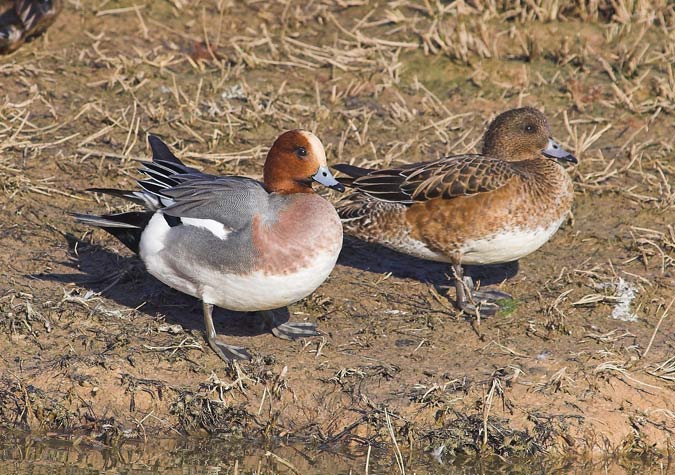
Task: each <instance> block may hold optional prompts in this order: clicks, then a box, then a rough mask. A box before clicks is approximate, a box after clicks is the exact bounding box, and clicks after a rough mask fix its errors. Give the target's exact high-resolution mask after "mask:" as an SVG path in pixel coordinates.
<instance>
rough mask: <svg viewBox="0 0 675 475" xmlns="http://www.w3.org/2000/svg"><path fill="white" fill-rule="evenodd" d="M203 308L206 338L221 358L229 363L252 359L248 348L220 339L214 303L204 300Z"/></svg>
mask: <svg viewBox="0 0 675 475" xmlns="http://www.w3.org/2000/svg"><path fill="white" fill-rule="evenodd" d="M202 309H203V311H204V325H205V326H206V340H207V341H208V342H209V346H210V347H211V349H212V350H213V351H215V352H216V354H217V355H218V356H219V357H220V359H222V360H223V361H225V362H226V363H229V362H230V361H232V360H250V359H251V354H250V353H249V352H248V351H246V348H242V347H240V346H232V345H226V344H225V343H222V342H220V341H218V335H217V334H216V329H215V327H214V326H213V305H211V304H210V303H206V302H202Z"/></svg>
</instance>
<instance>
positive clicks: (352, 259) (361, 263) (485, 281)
mask: <svg viewBox="0 0 675 475" xmlns="http://www.w3.org/2000/svg"><path fill="white" fill-rule="evenodd" d="M338 263H339V264H342V265H345V266H348V267H352V268H355V269H359V270H364V271H369V272H375V273H378V274H385V273H389V272H390V273H391V275H393V276H394V277H398V278H402V279H414V280H417V281H420V282H424V283H429V284H431V285H433V286H434V287H435V288H436V290H439V291H441V290H443V289H447V288H448V286H451V285H454V277H453V275H452V268H451V267H450V264H446V263H442V262H434V261H428V260H424V259H418V258H416V257H412V256H408V255H406V254H401V253H399V252H396V251H392V250H391V249H389V248H387V247H384V246H382V245H380V244H372V243H366V242H363V241H360V240H358V239H355V238H351V237H345V240H344V245H343V247H342V253H341V254H340V258H339V260H338ZM518 269H519V266H518V261H514V262H508V263H505V264H494V265H481V266H474V265H472V266H464V275H465V276H470V277H471V278H472V279H473V280H474V281H480V284H481V285H483V286H488V285H496V284H499V283H501V282H503V281H505V280H506V279H510V278H512V277H514V276H515V275H516V274H517V273H518Z"/></svg>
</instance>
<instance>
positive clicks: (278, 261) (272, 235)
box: [252, 193, 342, 275]
mask: <svg viewBox="0 0 675 475" xmlns="http://www.w3.org/2000/svg"><path fill="white" fill-rule="evenodd" d="M284 198H287V203H286V204H285V205H284V206H283V207H282V208H281V210H280V211H279V212H278V214H277V217H276V218H277V219H276V220H268V222H267V223H266V222H264V221H263V218H262V217H261V216H259V215H257V216H255V217H254V218H253V229H252V235H253V247H254V250H255V251H254V252H255V258H254V270H256V271H263V272H264V273H265V274H274V275H285V274H292V273H294V272H297V271H300V270H302V269H306V268H308V267H311V266H312V264H313V263H314V262H315V261H316V260H317V258H319V257H321V256H326V255H334V256H335V259H337V255H338V254H339V253H340V249H341V248H342V223H341V222H340V218H339V217H338V215H337V212H336V211H335V208H334V207H333V206H332V205H331V204H330V203H329V202H328V201H326V200H325V199H323V198H321V197H320V196H319V195H316V194H313V193H312V194H294V195H288V196H287V197H284Z"/></svg>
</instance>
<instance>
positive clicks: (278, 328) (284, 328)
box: [260, 310, 320, 340]
mask: <svg viewBox="0 0 675 475" xmlns="http://www.w3.org/2000/svg"><path fill="white" fill-rule="evenodd" d="M260 313H261V314H262V316H263V318H264V319H265V325H266V326H267V328H269V329H270V330H271V331H272V334H273V335H274V336H276V337H277V338H282V339H284V340H295V339H297V338H302V337H306V336H319V335H320V333H319V332H317V331H316V325H314V324H313V323H309V322H296V323H290V322H286V323H279V322H278V321H277V319H276V318H275V316H274V312H273V311H271V310H265V311H262V312H260Z"/></svg>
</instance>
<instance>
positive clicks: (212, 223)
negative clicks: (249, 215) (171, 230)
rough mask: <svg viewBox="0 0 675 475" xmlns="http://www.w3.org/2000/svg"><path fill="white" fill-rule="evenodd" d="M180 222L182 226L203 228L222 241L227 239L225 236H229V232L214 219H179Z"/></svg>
mask: <svg viewBox="0 0 675 475" xmlns="http://www.w3.org/2000/svg"><path fill="white" fill-rule="evenodd" d="M180 220H181V221H182V222H183V224H184V225H187V226H195V227H197V228H204V229H206V230H208V231H210V232H211V234H213V235H214V236H216V237H217V238H219V239H222V240H225V239H227V235H228V234H230V230H229V229H226V228H225V225H224V224H223V223H219V222H218V221H216V220H214V219H199V218H180Z"/></svg>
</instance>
